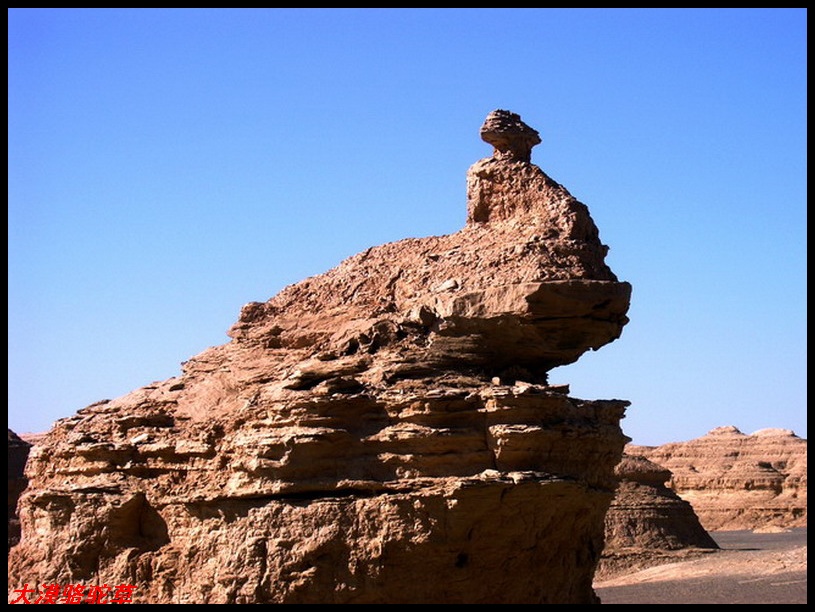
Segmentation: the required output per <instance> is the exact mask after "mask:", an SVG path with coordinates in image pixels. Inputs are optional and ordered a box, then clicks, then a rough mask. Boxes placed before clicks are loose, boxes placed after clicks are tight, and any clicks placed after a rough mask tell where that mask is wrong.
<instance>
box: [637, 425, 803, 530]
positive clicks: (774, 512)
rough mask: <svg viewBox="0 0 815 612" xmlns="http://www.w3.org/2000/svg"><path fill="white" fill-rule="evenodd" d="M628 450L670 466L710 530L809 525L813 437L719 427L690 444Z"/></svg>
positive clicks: (680, 492)
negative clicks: (809, 452)
mask: <svg viewBox="0 0 815 612" xmlns="http://www.w3.org/2000/svg"><path fill="white" fill-rule="evenodd" d="M627 452H632V453H639V454H642V455H644V456H646V457H648V458H649V459H650V460H651V461H654V462H655V463H658V464H659V465H661V466H664V467H666V468H668V469H669V470H670V471H671V473H672V477H671V480H670V484H669V486H670V487H671V488H672V489H673V490H674V491H676V493H677V494H678V495H679V496H680V497H681V498H682V499H684V500H686V501H688V502H690V503H691V505H692V506H693V508H694V510H695V511H696V514H697V515H698V516H699V520H700V521H701V523H702V525H703V526H704V527H705V529H707V530H708V531H727V530H736V529H766V528H768V527H781V528H789V527H803V526H806V524H807V469H806V466H807V441H806V440H804V439H801V438H799V437H798V436H796V435H795V434H794V433H793V432H792V431H790V430H788V429H762V430H760V431H757V432H755V433H753V434H752V435H746V434H744V433H742V432H741V431H739V430H738V429H737V428H735V427H733V426H727V427H717V428H716V429H713V430H711V431H710V432H708V433H707V434H706V435H704V436H702V437H701V438H696V439H695V440H690V441H688V442H672V443H670V444H663V445H662V446H656V447H649V446H634V445H630V446H629V447H628V451H627Z"/></svg>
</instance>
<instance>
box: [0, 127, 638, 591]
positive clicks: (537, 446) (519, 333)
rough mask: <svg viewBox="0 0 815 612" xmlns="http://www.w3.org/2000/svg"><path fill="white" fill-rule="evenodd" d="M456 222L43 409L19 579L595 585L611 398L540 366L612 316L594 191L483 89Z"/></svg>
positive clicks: (531, 587)
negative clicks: (574, 189) (489, 106)
mask: <svg viewBox="0 0 815 612" xmlns="http://www.w3.org/2000/svg"><path fill="white" fill-rule="evenodd" d="M482 132H483V135H484V138H485V140H487V141H488V142H489V143H490V144H492V145H493V146H494V147H495V152H494V155H493V157H492V158H489V159H485V160H482V161H480V162H478V163H476V164H475V165H474V166H473V167H472V168H471V169H470V171H469V173H468V177H467V190H468V219H467V223H466V226H465V227H464V228H463V229H462V230H460V231H459V232H457V233H455V234H451V235H447V236H441V237H431V238H423V239H408V240H403V241H400V242H396V243H393V244H386V245H383V246H378V247H374V248H370V249H368V250H367V251H365V252H363V253H360V254H359V255H356V256H354V257H351V258H350V259H348V260H346V261H344V262H342V263H341V264H340V265H339V266H338V267H336V268H334V269H333V270H330V271H328V272H326V273H325V274H321V275H319V276H315V277H312V278H308V279H306V280H304V281H302V282H300V283H298V284H296V285H292V286H290V287H287V288H286V289H284V290H283V291H281V292H280V293H279V294H278V295H276V296H275V297H273V298H272V299H270V300H269V301H267V302H263V303H261V302H253V303H250V304H248V305H246V306H244V308H243V309H242V311H241V314H240V318H239V320H238V322H237V323H236V324H235V325H234V326H233V327H232V329H231V330H230V332H229V333H230V336H231V338H232V340H231V342H229V343H227V344H225V345H223V346H218V347H214V348H210V349H208V350H206V351H204V352H203V353H201V354H200V355H197V356H196V357H193V358H192V359H190V360H189V361H187V362H186V363H184V364H183V369H182V374H181V375H180V376H179V377H176V378H173V379H170V380H167V381H164V382H160V383H156V384H153V385H149V386H146V387H144V388H142V389H138V390H136V391H134V392H132V393H130V394H128V395H126V396H124V397H121V398H119V399H116V400H113V401H103V402H99V403H97V404H94V405H91V406H89V407H87V408H84V409H82V410H80V411H79V412H78V413H77V414H76V415H75V416H73V417H70V418H66V419H63V420H61V421H58V422H57V423H56V424H55V426H54V428H53V429H52V430H51V431H50V432H49V434H48V435H47V436H46V437H45V439H44V440H43V441H42V443H41V444H37V445H36V446H35V448H34V451H33V452H32V455H31V457H30V459H29V464H28V468H27V473H28V475H29V477H30V479H31V484H30V486H29V488H28V489H27V491H26V492H25V493H24V495H23V497H22V499H21V503H20V517H21V522H22V534H23V535H22V541H21V543H20V544H19V545H18V546H16V547H14V548H13V549H12V550H11V553H10V556H9V588H10V589H13V588H20V586H21V585H22V584H23V583H30V584H35V583H44V582H50V583H66V582H71V583H77V582H83V583H86V584H102V583H106V584H108V585H113V584H120V583H127V584H133V585H136V586H137V588H136V590H135V593H134V600H135V601H143V602H151V603H163V602H168V603H169V602H172V603H185V602H190V603H230V602H236V603H597V602H598V600H597V598H596V596H595V594H594V592H593V590H592V587H591V583H592V577H593V574H594V571H595V567H596V565H597V562H598V560H599V555H600V551H601V550H602V547H603V518H604V515H605V513H606V510H607V508H608V506H609V503H610V502H611V499H612V497H613V495H614V489H615V486H616V478H615V476H614V467H615V465H616V464H617V463H618V462H619V460H620V457H621V454H622V450H623V446H624V444H625V442H626V441H627V438H626V437H625V436H624V435H623V433H622V431H621V430H620V426H619V421H620V419H621V418H622V417H623V414H624V411H625V408H626V406H627V405H628V402H626V401H622V400H595V401H584V400H579V399H574V398H570V397H568V396H567V392H568V390H567V389H566V388H565V387H552V386H549V385H548V384H547V377H546V373H547V372H548V371H549V370H550V369H551V368H553V367H555V366H559V365H564V364H568V363H572V362H574V361H575V360H576V359H578V358H579V357H580V355H581V354H583V353H584V352H585V351H588V350H592V349H598V348H600V347H601V346H603V345H604V344H606V343H609V342H611V341H613V340H615V339H616V338H618V337H619V336H620V333H621V331H622V328H623V326H624V325H625V324H626V322H627V318H626V312H627V310H628V305H629V296H630V289H631V288H630V286H629V285H628V284H627V283H625V282H619V281H618V280H617V278H616V277H615V275H614V274H613V273H612V271H611V270H610V269H609V268H608V267H607V266H606V264H605V263H604V258H605V255H606V251H607V247H605V246H604V245H603V244H602V243H601V242H600V239H599V234H598V231H597V228H596V227H595V224H594V222H593V221H592V219H591V216H590V215H589V211H588V209H587V208H586V206H585V205H583V204H582V203H580V202H579V201H577V200H576V199H575V198H574V197H572V196H571V195H570V194H569V192H568V191H567V190H566V189H565V188H564V187H562V186H561V185H559V184H558V183H556V182H555V181H553V180H552V179H550V178H549V177H548V176H547V175H546V174H545V173H544V172H543V171H541V170H540V168H538V167H537V166H535V165H533V164H532V163H531V162H530V161H529V155H528V154H529V151H530V150H531V147H532V146H534V144H537V143H536V142H535V140H536V138H537V141H538V142H539V137H538V136H537V132H536V131H534V130H532V128H529V126H526V124H524V123H523V122H522V121H521V120H520V117H519V116H518V115H515V114H513V113H510V112H507V111H495V112H494V113H491V114H490V116H489V117H488V118H487V121H486V122H485V124H484V128H482Z"/></svg>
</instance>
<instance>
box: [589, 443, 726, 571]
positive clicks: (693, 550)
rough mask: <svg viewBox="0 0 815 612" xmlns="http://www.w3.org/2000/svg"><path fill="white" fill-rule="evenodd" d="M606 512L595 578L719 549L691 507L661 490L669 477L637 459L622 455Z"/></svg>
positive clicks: (665, 488)
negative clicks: (600, 554)
mask: <svg viewBox="0 0 815 612" xmlns="http://www.w3.org/2000/svg"><path fill="white" fill-rule="evenodd" d="M615 473H616V474H617V476H618V477H619V478H620V484H619V486H618V487H617V493H616V495H615V496H614V501H612V502H611V506H610V507H609V509H608V512H607V513H606V527H605V530H606V531H605V534H606V541H605V548H604V549H603V555H602V560H601V563H600V567H599V568H598V571H597V575H596V576H595V578H605V577H608V576H611V575H615V574H618V573H620V572H623V571H633V570H637V569H641V568H644V567H648V566H650V565H655V564H660V563H668V562H671V561H676V560H679V559H684V558H687V557H688V556H692V555H696V554H699V553H700V552H711V551H714V550H717V549H718V548H719V546H718V545H717V544H716V542H715V541H714V540H713V538H712V537H710V534H708V532H707V531H705V529H704V528H703V527H702V524H701V523H700V522H699V517H697V516H696V513H695V512H694V511H693V508H692V507H691V505H690V504H689V503H688V502H686V501H684V500H683V499H681V498H680V497H679V496H678V495H677V494H676V493H675V492H674V491H673V490H671V489H669V488H668V487H667V486H666V484H665V483H666V482H668V481H669V480H670V478H671V472H670V471H669V470H666V469H665V468H663V467H662V466H659V465H657V464H655V463H653V462H652V461H649V460H648V459H646V458H645V457H642V456H640V455H630V454H628V453H626V454H624V455H623V459H622V461H621V462H620V463H619V464H618V465H617V467H616V468H615Z"/></svg>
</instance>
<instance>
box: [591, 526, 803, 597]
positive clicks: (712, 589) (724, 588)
mask: <svg viewBox="0 0 815 612" xmlns="http://www.w3.org/2000/svg"><path fill="white" fill-rule="evenodd" d="M711 535H712V536H713V538H714V539H715V540H716V542H717V543H718V544H719V546H720V547H721V548H722V550H721V551H719V552H715V553H711V554H707V555H704V556H702V557H700V558H695V559H691V560H688V561H682V562H679V563H668V564H664V565H658V566H655V567H650V568H648V569H644V570H641V571H638V572H634V573H631V574H625V575H622V576H616V577H613V578H611V579H607V580H603V581H602V582H597V583H595V585H594V588H595V591H596V593H597V595H598V596H599V597H600V599H601V601H602V603H604V604H631V603H634V604H644V603H655V604H662V603H675V604H685V603H691V604H693V603H699V604H702V603H712V604H715V603H730V604H733V603H746V604H762V603H765V604H805V603H806V602H807V587H806V580H807V569H806V568H807V546H806V528H803V529H794V530H791V531H789V532H786V533H777V534H775V533H762V534H759V533H753V532H749V531H743V532H735V531H734V532H714V533H711Z"/></svg>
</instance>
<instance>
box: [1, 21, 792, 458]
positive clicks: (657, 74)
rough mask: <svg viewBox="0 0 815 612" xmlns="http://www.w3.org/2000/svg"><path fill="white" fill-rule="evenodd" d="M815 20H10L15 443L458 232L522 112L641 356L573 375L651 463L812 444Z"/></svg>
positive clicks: (624, 341)
mask: <svg viewBox="0 0 815 612" xmlns="http://www.w3.org/2000/svg"><path fill="white" fill-rule="evenodd" d="M806 17H807V14H806V10H805V9H767V10H752V9H749V10H735V9H726V10H713V9H701V10H691V9H677V10H654V9H648V10H623V9H608V10H599V9H587V10H578V9H568V10H552V9H528V10H526V9H523V10H522V9H507V10H494V9H466V10H458V9H456V10H453V9H404V10H402V9H387V10H371V9H362V10H346V9H299V10H280V9H266V10H246V9H232V10H168V9H162V10H145V9H137V10H78V9H66V10H55V9H45V10H35V9H9V13H8V28H9V35H8V215H9V216H8V223H9V244H8V253H9V264H8V265H9V345H8V347H9V348H8V350H9V353H8V356H9V370H8V375H9V404H8V410H9V427H11V428H12V429H14V430H15V431H18V432H32V431H43V430H46V429H48V428H49V427H50V426H51V424H52V423H53V422H54V421H55V420H56V419H58V418H62V417H67V416H71V415H72V414H74V413H75V412H76V411H77V410H78V409H80V408H82V407H84V406H86V405H88V404H90V403H92V402H95V401H97V400H100V399H104V398H113V397H117V396H120V395H124V394H125V393H127V392H129V391H131V390H133V389H136V388H138V387H141V386H143V385H145V384H148V383H150V382H152V381H155V380H164V379H167V378H170V377H172V376H175V375H177V374H178V373H179V372H180V364H181V362H182V361H185V360H186V359H188V358H189V357H191V356H193V355H195V354H197V353H199V352H201V351H202V350H204V349H205V348H207V347H209V346H213V345H218V344H223V343H225V342H227V341H228V340H229V338H228V337H227V336H226V330H227V329H228V328H229V327H230V326H231V325H232V323H233V322H234V321H235V320H236V319H237V317H238V313H239V311H240V308H241V306H242V305H243V304H245V303H246V302H250V301H265V300H267V299H268V298H270V297H271V296H273V295H274V294H275V293H277V292H278V291H279V290H280V289H282V288H283V287H284V286H286V285H288V284H290V283H294V282H297V281H299V280H301V279H303V278H305V277H307V276H310V275H313V274H317V273H320V272H323V271H325V270H327V269H329V268H331V267H333V266H335V265H336V264H338V263H339V262H340V261H341V260H342V259H344V258H346V257H348V256H350V255H353V254H354V253H356V252H359V251H361V250H364V249H365V248H367V247H369V246H372V245H376V244H381V243H384V242H390V241H394V240H398V239H401V238H407V237H419V236H427V235H434V234H436V235H437V234H446V233H450V232H454V231H456V230H458V229H460V228H461V227H462V226H463V225H464V220H465V202H466V198H465V175H466V171H467V168H468V167H469V166H470V165H471V164H472V163H474V162H475V161H476V160H478V159H480V158H482V157H487V156H489V155H490V153H491V149H490V147H489V146H488V145H486V144H485V143H483V142H481V140H480V139H479V137H478V129H479V127H480V126H481V123H482V122H483V120H484V117H485V116H486V115H487V113H489V112H490V111H492V110H494V109H496V108H504V109H509V110H512V111H514V112H517V113H519V114H520V115H521V117H522V118H523V119H524V120H525V121H526V122H527V123H528V124H530V125H531V126H533V127H535V128H536V129H538V130H539V132H540V134H541V136H542V138H543V143H542V144H541V145H539V146H538V147H537V148H536V149H535V150H534V151H533V161H534V162H535V163H536V164H538V165H539V166H541V167H542V168H543V170H544V171H545V172H547V173H548V174H549V175H550V176H551V177H552V178H554V179H555V180H556V181H558V182H560V183H562V184H563V185H564V186H565V187H566V188H568V189H569V190H570V191H571V192H572V194H573V195H574V196H575V197H577V198H578V199H580V200H581V201H582V202H584V203H585V204H586V205H587V206H588V207H589V209H590V210H591V213H592V216H593V217H594V219H595V221H596V223H597V225H598V227H599V228H600V235H601V239H602V240H603V242H604V243H606V244H608V245H609V246H610V247H611V251H610V253H609V256H608V259H607V261H608V263H609V265H610V266H611V267H612V269H613V270H614V271H615V273H616V274H617V275H618V277H619V278H620V279H621V280H626V281H629V282H630V283H631V284H632V285H633V287H634V290H633V297H632V304H631V310H630V313H629V316H630V319H631V322H630V324H629V325H628V326H627V327H626V328H625V330H624V332H623V335H622V337H621V338H620V339H619V340H618V341H617V342H615V343H613V344H611V345H609V346H607V347H605V348H603V349H601V350H600V351H598V352H596V353H590V354H587V355H585V356H584V357H583V358H582V359H581V360H580V361H579V362H578V363H576V364H573V365H571V366H566V367H562V368H557V369H555V370H554V371H553V372H552V373H551V376H550V378H551V380H552V382H555V383H569V384H571V390H572V395H573V396H575V397H580V398H584V399H598V398H622V399H628V400H630V401H631V402H632V405H631V407H630V408H629V409H628V416H627V417H626V419H625V420H624V421H623V429H624V430H625V432H626V433H627V434H628V435H629V436H630V437H632V438H633V439H634V441H635V442H636V443H639V444H661V443H665V442H669V441H678V440H687V439H691V438H695V437H698V436H701V435H703V434H705V433H706V432H707V431H709V430H710V429H712V428H714V427H718V426H721V425H735V426H736V427H738V428H739V429H741V430H742V431H744V432H745V433H752V432H753V431H755V430H757V429H762V428H765V427H780V428H786V429H792V430H794V431H795V432H796V433H797V434H798V435H799V436H801V437H806V391H807V387H806V371H807V369H806V358H807V353H806V323H807V321H806V271H807V270H806V196H807V191H806V187H807V184H806V161H807V159H806V127H807V126H806V110H807V106H806Z"/></svg>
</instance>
